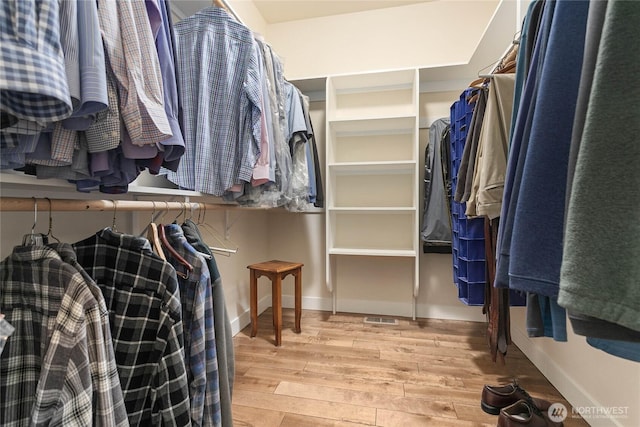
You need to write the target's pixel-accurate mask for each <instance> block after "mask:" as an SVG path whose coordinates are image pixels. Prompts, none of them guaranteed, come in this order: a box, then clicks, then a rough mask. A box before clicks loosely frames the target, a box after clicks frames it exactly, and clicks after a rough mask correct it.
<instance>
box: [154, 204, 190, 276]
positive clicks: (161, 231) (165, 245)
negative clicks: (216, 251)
mask: <svg viewBox="0 0 640 427" xmlns="http://www.w3.org/2000/svg"><path fill="white" fill-rule="evenodd" d="M165 203H166V202H165ZM168 207H169V204H168V203H167V208H168ZM167 210H168V209H167ZM178 216H180V215H178ZM176 219H177V218H176ZM158 235H159V237H160V242H161V243H162V246H163V248H164V249H166V250H167V252H168V253H169V255H171V256H172V257H173V258H174V259H175V260H176V261H178V262H179V263H180V264H182V265H183V266H184V267H185V268H186V269H187V272H186V273H183V272H181V271H178V270H177V269H176V274H178V275H179V276H180V277H182V278H183V279H187V278H189V273H191V272H192V271H193V265H191V264H190V263H189V262H188V261H187V260H186V259H184V258H183V257H182V255H180V254H179V253H178V252H176V250H175V249H174V247H173V246H171V244H170V243H169V241H168V240H167V235H166V233H165V230H164V225H162V224H160V225H159V226H158Z"/></svg>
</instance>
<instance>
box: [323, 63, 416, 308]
mask: <svg viewBox="0 0 640 427" xmlns="http://www.w3.org/2000/svg"><path fill="white" fill-rule="evenodd" d="M326 89H327V90H326V95H327V127H326V129H327V131H326V141H327V144H326V147H327V153H326V155H327V165H326V180H327V196H326V206H327V210H326V212H327V214H326V233H327V234H326V237H327V239H326V241H327V252H326V258H327V275H326V277H327V287H328V288H329V290H330V291H331V292H333V296H334V311H335V309H336V305H337V300H336V298H337V296H336V295H337V294H336V292H335V287H336V286H335V282H337V281H338V280H337V276H338V275H337V272H336V269H335V267H336V266H337V263H336V261H335V258H336V257H337V256H341V255H358V256H369V257H379V256H387V257H404V258H407V257H409V258H413V265H414V273H413V276H414V281H413V284H412V286H413V296H414V300H413V304H414V313H415V297H416V296H417V291H416V290H417V287H418V246H419V245H418V187H419V167H418V157H419V156H418V70H417V69H412V70H400V71H387V72H380V73H369V74H358V75H350V76H332V77H329V78H328V79H327V88H326ZM371 262H376V261H375V260H374V259H373V258H372V259H371Z"/></svg>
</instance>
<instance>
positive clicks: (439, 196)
mask: <svg viewBox="0 0 640 427" xmlns="http://www.w3.org/2000/svg"><path fill="white" fill-rule="evenodd" d="M449 124H450V119H449V118H442V119H438V120H436V121H434V122H433V123H432V124H431V126H430V127H429V142H428V144H427V146H426V148H425V165H424V213H423V216H422V227H421V231H420V236H421V238H422V241H423V250H424V252H425V253H426V252H436V253H451V216H450V212H449V206H448V199H447V195H446V193H445V184H444V175H443V170H442V158H441V152H442V149H441V144H442V137H443V135H444V133H445V132H448V128H449Z"/></svg>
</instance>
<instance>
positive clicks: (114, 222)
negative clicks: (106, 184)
mask: <svg viewBox="0 0 640 427" xmlns="http://www.w3.org/2000/svg"><path fill="white" fill-rule="evenodd" d="M111 203H113V224H111V229H112V230H113V231H115V232H117V231H118V227H116V213H117V212H118V203H117V202H116V201H115V200H111Z"/></svg>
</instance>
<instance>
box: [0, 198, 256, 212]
mask: <svg viewBox="0 0 640 427" xmlns="http://www.w3.org/2000/svg"><path fill="white" fill-rule="evenodd" d="M49 202H51V205H49ZM36 204H37V205H38V209H39V210H40V211H47V210H49V209H51V210H52V211H60V212H88V211H114V210H116V211H118V212H121V211H157V212H162V211H167V210H173V211H175V210H185V209H187V210H196V209H205V211H208V210H212V211H213V210H221V209H223V210H224V209H248V208H246V207H241V206H237V205H224V204H212V203H198V202H165V201H147V200H76V199H51V198H44V197H36V198H34V197H0V211H1V212H27V211H32V210H34V208H35V207H36ZM249 209H250V208H249Z"/></svg>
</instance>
